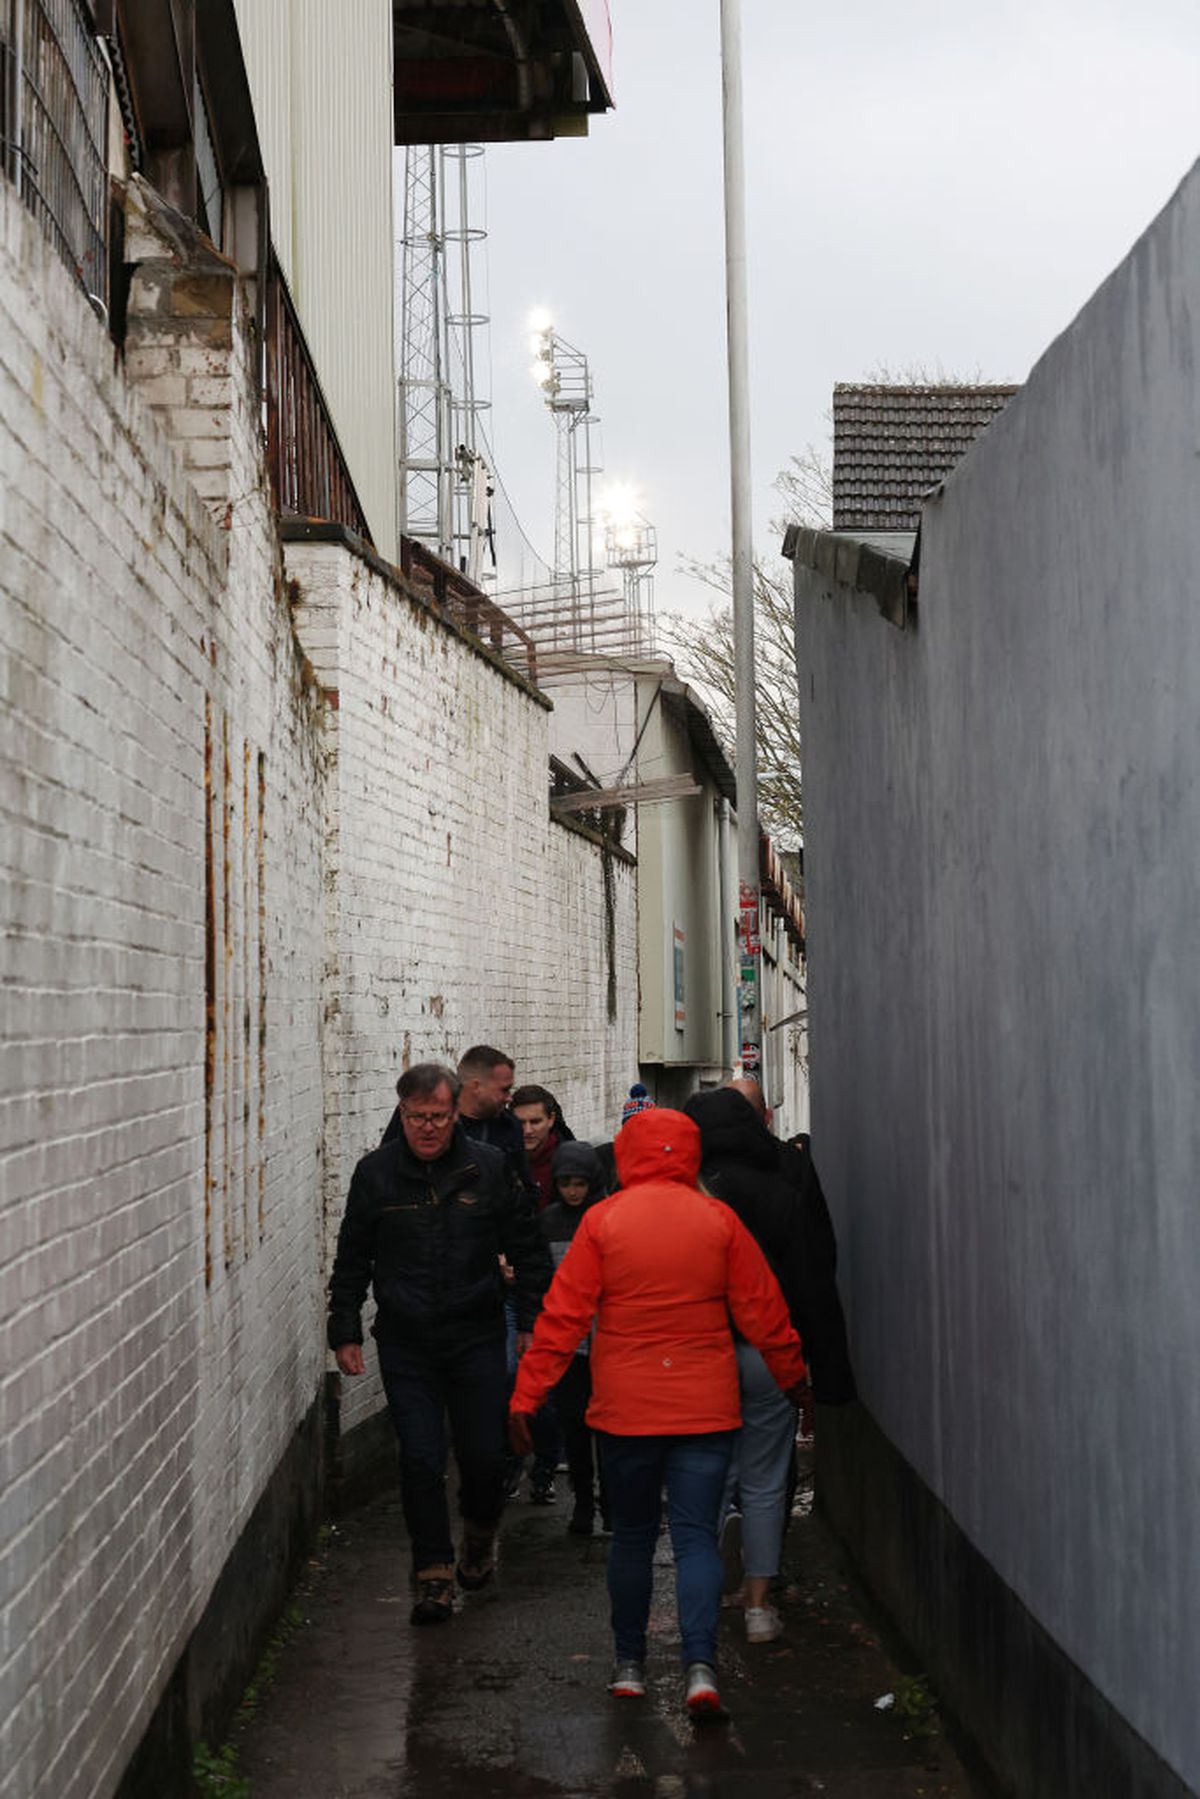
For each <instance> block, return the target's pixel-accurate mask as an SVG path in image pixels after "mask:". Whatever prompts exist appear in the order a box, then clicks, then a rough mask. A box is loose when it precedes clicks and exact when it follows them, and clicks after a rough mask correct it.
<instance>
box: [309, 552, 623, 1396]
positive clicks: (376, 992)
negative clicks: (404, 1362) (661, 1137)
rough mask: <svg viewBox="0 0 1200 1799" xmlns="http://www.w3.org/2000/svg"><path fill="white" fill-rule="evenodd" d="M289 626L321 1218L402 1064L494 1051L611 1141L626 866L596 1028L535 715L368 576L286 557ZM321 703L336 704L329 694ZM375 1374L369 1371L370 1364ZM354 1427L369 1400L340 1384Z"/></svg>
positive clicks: (376, 1130)
mask: <svg viewBox="0 0 1200 1799" xmlns="http://www.w3.org/2000/svg"><path fill="white" fill-rule="evenodd" d="M286 563H287V571H288V577H289V589H290V591H291V594H292V603H293V616H294V618H295V622H296V629H297V632H298V634H299V637H300V640H301V642H302V643H303V645H304V647H305V650H306V652H307V654H308V656H309V658H310V660H311V662H312V664H313V667H314V669H315V671H316V674H317V679H318V681H319V682H320V684H321V686H322V687H323V688H324V689H325V690H326V693H327V695H328V697H329V705H330V717H331V721H336V724H335V726H334V727H333V728H332V730H331V746H335V747H331V777H330V781H329V786H328V801H329V825H328V837H327V868H328V870H329V871H330V872H329V876H328V892H329V905H330V954H329V962H328V978H329V992H328V996H327V1013H328V1015H329V1017H330V1020H331V1022H333V1023H334V1024H335V1025H336V1029H335V1030H331V1032H330V1034H329V1037H328V1039H327V1044H326V1057H327V1082H328V1091H329V1095H330V1114H329V1149H330V1154H329V1162H328V1169H329V1192H328V1201H329V1207H328V1209H329V1220H330V1231H331V1234H332V1233H335V1232H336V1227H337V1223H338V1219H339V1217H340V1212H341V1206H342V1203H343V1200H344V1197H345V1192H346V1188H347V1186H348V1184H349V1180H350V1175H351V1173H352V1171H353V1168H354V1164H355V1162H356V1161H357V1160H358V1158H359V1157H360V1156H361V1155H363V1154H364V1153H365V1152H366V1151H367V1150H368V1149H371V1148H373V1147H374V1146H375V1144H377V1143H378V1141H379V1138H380V1135H381V1133H382V1131H383V1128H384V1126H385V1125H386V1123H387V1121H388V1118H389V1117H390V1116H391V1112H392V1108H393V1107H394V1105H395V1103H396V1102H395V1084H396V1078H397V1076H398V1075H399V1074H400V1073H401V1072H402V1070H403V1069H404V1068H405V1067H407V1066H409V1065H410V1064H412V1063H414V1062H422V1061H448V1062H450V1063H454V1062H456V1061H457V1060H458V1057H459V1055H460V1054H461V1053H462V1051H463V1050H464V1049H466V1048H467V1047H468V1045H470V1044H472V1043H480V1042H482V1043H492V1044H495V1045H496V1046H497V1047H498V1048H500V1049H504V1050H507V1051H508V1052H509V1053H510V1054H511V1055H512V1056H514V1057H515V1059H516V1075H517V1080H518V1082H521V1081H538V1082H540V1083H541V1084H543V1085H545V1086H548V1087H549V1088H550V1089H551V1090H552V1092H554V1093H555V1094H556V1095H557V1097H558V1098H559V1100H560V1103H561V1104H562V1107H563V1110H564V1112H565V1114H566V1117H567V1119H568V1121H569V1123H570V1125H571V1128H572V1129H573V1130H574V1131H575V1133H576V1135H577V1136H581V1137H583V1136H592V1137H595V1138H596V1139H597V1140H601V1139H606V1138H609V1137H611V1136H612V1134H613V1130H614V1128H615V1125H616V1123H617V1122H618V1121H619V1119H620V1105H621V1099H622V1097H623V1096H624V1093H625V1092H626V1091H627V1089H628V1086H629V1083H630V1081H632V1080H635V1079H636V1078H637V1066H636V1048H635V1044H636V1014H635V1008H636V973H635V957H636V942H635V937H636V926H635V904H634V883H633V874H634V871H633V869H632V868H631V867H630V866H629V864H628V863H627V862H623V861H614V862H613V863H612V875H611V886H612V896H613V906H614V915H613V938H614V942H613V953H614V957H615V987H616V994H617V1002H618V1003H617V1016H616V1018H615V1020H613V1021H611V1022H610V1021H609V1020H608V1018H607V1004H606V996H607V983H608V961H607V957H608V928H607V920H606V902H605V876H604V869H603V865H602V861H603V859H602V856H601V854H600V852H599V850H598V849H597V847H596V846H595V845H594V844H593V843H591V842H589V841H588V840H587V839H586V838H584V837H582V836H580V835H579V834H577V833H575V832H572V831H569V830H567V829H565V828H564V827H563V826H561V825H558V824H554V823H552V822H551V821H550V820H549V818H548V807H547V772H546V771H547V756H548V718H549V715H548V713H547V711H546V710H545V708H544V706H543V705H542V704H541V703H540V702H539V701H538V700H537V699H536V698H535V697H534V696H533V695H532V694H531V693H530V692H529V690H528V689H526V688H525V687H524V686H522V685H521V684H520V683H518V682H517V681H515V680H511V679H506V678H505V677H504V676H503V675H501V674H499V673H498V672H497V670H496V669H495V667H494V666H493V665H492V664H491V662H489V660H487V659H486V658H485V656H484V655H483V654H481V653H480V651H479V650H478V649H476V648H474V647H472V646H471V645H470V644H469V643H468V642H466V641H465V640H464V639H463V638H461V637H459V636H458V635H457V634H456V633H455V632H453V631H452V630H451V629H450V628H449V627H448V626H446V625H444V624H442V623H441V622H440V621H437V620H435V619H433V618H432V617H431V616H430V614H429V612H428V611H427V610H426V609H425V607H424V606H422V605H421V604H420V603H419V602H418V601H416V600H414V599H412V598H410V597H408V596H407V595H406V594H405V592H404V591H403V590H402V589H401V588H400V587H399V586H398V584H397V583H395V582H394V581H392V580H390V579H389V578H388V577H387V575H386V574H385V573H384V572H383V571H382V570H381V569H380V567H379V565H377V564H374V563H372V562H369V561H367V560H366V559H365V558H363V557H360V556H357V555H355V554H354V553H353V552H352V551H350V550H349V549H347V548H345V547H342V546H340V545H337V544H332V543H322V544H312V543H303V544H302V543H291V544H289V545H288V546H287V549H286ZM335 696H336V701H335ZM370 1365H371V1366H372V1367H373V1363H372V1364H370ZM344 1401H345V1411H344V1423H345V1425H346V1426H347V1427H349V1426H350V1425H352V1424H353V1423H355V1422H357V1421H358V1420H359V1419H360V1418H361V1417H363V1416H364V1415H366V1414H367V1413H369V1412H370V1411H372V1410H374V1409H375V1408H376V1407H377V1406H378V1404H379V1395H378V1391H377V1389H376V1384H375V1379H374V1376H372V1378H371V1380H370V1381H359V1382H356V1383H355V1382H347V1383H345V1394H344Z"/></svg>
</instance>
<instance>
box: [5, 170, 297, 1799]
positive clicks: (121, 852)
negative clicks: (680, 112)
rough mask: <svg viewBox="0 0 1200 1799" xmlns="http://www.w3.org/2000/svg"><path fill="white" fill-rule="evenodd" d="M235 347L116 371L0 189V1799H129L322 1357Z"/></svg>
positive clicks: (161, 354)
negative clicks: (150, 1735) (157, 1710)
mask: <svg viewBox="0 0 1200 1799" xmlns="http://www.w3.org/2000/svg"><path fill="white" fill-rule="evenodd" d="M233 335H234V337H235V349H234V350H233V351H232V352H231V350H230V349H229V347H228V345H226V346H225V347H224V348H223V349H221V348H220V346H218V350H217V351H214V350H213V348H212V346H211V345H207V346H203V347H200V348H197V347H196V346H189V345H188V343H187V341H186V331H185V332H184V333H183V334H182V336H181V337H180V338H179V340H178V341H177V342H176V343H175V344H174V345H158V346H150V345H145V346H143V347H140V348H138V349H137V350H136V352H135V353H134V355H133V356H132V357H131V362H130V367H129V370H128V371H127V375H126V373H123V372H122V371H121V370H120V369H119V368H117V367H115V366H114V355H113V349H112V345H111V343H110V342H109V340H108V338H107V336H106V334H105V333H104V331H103V329H102V328H101V326H100V325H99V323H98V321H97V320H96V318H95V317H94V315H93V314H92V312H91V311H90V309H89V308H88V306H87V304H86V302H85V301H84V299H83V296H82V294H80V293H79V292H78V291H77V289H76V288H75V286H74V284H73V283H72V281H71V279H70V277H69V275H68V274H67V273H66V271H65V270H64V269H63V268H62V267H61V265H60V264H59V262H58V260H57V259H56V257H55V256H54V255H53V253H52V251H51V250H50V248H49V246H48V245H47V244H46V242H45V241H44V239H43V237H42V235H41V233H40V231H39V230H38V228H37V226H36V224H35V222H34V221H33V220H32V218H30V216H29V215H28V214H27V213H26V212H25V210H24V209H23V208H22V207H20V206H19V205H18V204H17V203H16V201H15V199H14V196H13V192H12V189H11V187H10V186H9V184H8V183H7V182H5V181H2V180H0V608H2V613H3V630H2V633H0V667H2V668H3V691H4V698H5V706H4V710H3V715H2V722H0V770H2V776H0V779H2V788H0V792H2V796H3V807H4V815H5V830H4V836H3V850H2V851H0V876H2V879H3V884H4V896H5V897H4V905H5V918H6V924H7V926H8V931H7V934H6V937H5V942H4V947H3V949H2V950H0V982H2V983H3V998H4V1041H3V1045H2V1046H0V1208H2V1210H0V1413H2V1418H0V1427H2V1433H3V1442H4V1460H3V1463H2V1464H0V1719H2V1720H3V1722H2V1723H0V1794H3V1795H4V1799H16V1796H18V1795H22V1796H23V1795H27V1794H33V1793H35V1792H36V1793H42V1792H51V1791H53V1792H54V1793H56V1794H58V1795H61V1796H62V1799H72V1796H75V1795H78V1796H80V1799H82V1796H83V1795H87V1796H88V1799H93V1796H95V1795H101V1796H103V1795H104V1794H107V1793H109V1792H111V1791H112V1790H113V1788H114V1787H115V1785H116V1782H117V1780H118V1778H119V1775H120V1772H121V1769H122V1767H123V1766H124V1763H125V1761H126V1760H127V1758H128V1755H129V1753H130V1751H131V1750H132V1748H133V1747H134V1745H135V1744H136V1742H137V1739H138V1737H139V1735H140V1733H141V1730H142V1728H143V1727H144V1724H145V1722H146V1719H147V1717H148V1716H149V1713H150V1710H151V1709H152V1707H153V1704H154V1702H155V1700H156V1698H157V1696H158V1693H159V1692H160V1690H161V1688H162V1686H163V1684H164V1683H165V1681H166V1679H167V1677H168V1675H169V1673H170V1670H171V1667H172V1665H173V1664H174V1661H175V1659H176V1658H177V1656H178V1654H179V1651H180V1649H181V1648H182V1646H183V1643H184V1642H185V1640H186V1637H187V1634H188V1632H189V1630H190V1628H191V1627H192V1625H193V1624H194V1623H195V1621H196V1619H197V1617H198V1616H199V1613H200V1611H201V1609H202V1607H203V1605H204V1603H205V1601H206V1599H207V1597H208V1595H209V1593H210V1592H211V1589H212V1586H213V1583H214V1581H215V1579H216V1576H217V1574H218V1572H219V1571H220V1568H221V1566H222V1565H223V1563H224V1561H225V1559H226V1557H227V1555H228V1553H229V1551H230V1549H231V1547H232V1545H233V1543H234V1542H235V1541H236V1539H237V1536H238V1534H239V1532H240V1530H241V1529H242V1527H243V1526H244V1524H245V1522H246V1518H247V1516H248V1514H249V1511H250V1509H251V1507H252V1505H253V1504H254V1501H255V1499H256V1498H257V1496H258V1494H259V1493H260V1492H261V1490H262V1488H263V1485H264V1483H265V1481H266V1479H267V1477H268V1476H269V1474H270V1472H271V1471H272V1469H273V1468H274V1467H275V1465H276V1464H277V1462H278V1460H279V1457H280V1455H281V1454H282V1452H283V1450H284V1448H285V1446H286V1444H287V1443H288V1441H289V1439H290V1437H291V1435H292V1433H293V1431H294V1429H295V1427H296V1425H297V1423H298V1421H299V1420H300V1418H301V1417H302V1416H303V1415H304V1413H305V1412H306V1410H307V1409H308V1407H309V1406H310V1405H311V1404H312V1402H313V1400H314V1399H315V1398H316V1397H317V1395H318V1393H319V1390H320V1383H321V1376H322V1370H323V1366H324V1358H323V1353H322V1349H321V1343H320V1337H319V1333H318V1330H317V1328H316V1320H317V1319H318V1318H319V1312H320V1304H321V1298H320V1251H319V1239H320V1229H319V1225H320V1203H321V1184H322V1183H321V1159H322V1155H323V1095H322V1085H321V1052H320V1033H321V1004H322V994H321V984H320V983H321V972H322V958H323V932H324V895H323V890H322V873H321V860H320V849H321V837H322V832H323V828H324V823H323V811H324V808H323V800H322V782H323V768H324V755H323V744H322V740H321V735H320V729H319V721H318V715H317V707H316V704H315V702H314V699H313V697H312V696H311V694H310V693H308V692H307V691H306V690H305V687H304V684H303V680H302V665H301V659H300V658H299V656H298V653H297V650H296V646H295V642H294V637H293V634H292V632H291V626H290V620H289V618H288V614H287V609H286V604H285V602H284V598H283V593H282V586H281V583H280V581H279V580H278V571H277V548H276V545H275V541H274V531H273V524H272V520H271V516H270V512H269V508H268V506H267V503H266V496H265V491H264V487H263V481H262V470H261V464H260V461H259V458H258V452H257V426H256V414H255V405H254V400H253V395H252V391H251V389H250V388H249V387H248V385H247V380H246V376H247V365H246V362H245V358H246V355H247V349H246V344H247V339H246V336H245V333H244V332H237V333H234V334H233ZM231 356H232V358H233V360H232V365H231ZM197 382H203V383H205V384H207V385H204V386H203V387H199V388H198V387H197V386H196V383H197ZM139 386H143V387H144V391H143V392H142V393H139V392H138V388H139ZM219 390H220V391H219ZM222 391H223V393H224V400H225V403H224V405H221V404H220V401H221V393H222ZM147 401H150V402H152V403H153V404H154V406H155V408H156V409H162V417H163V422H164V423H165V424H166V425H168V426H170V427H171V433H170V438H168V436H167V435H164V432H163V430H162V429H160V427H159V426H158V425H157V424H156V423H155V421H154V418H153V416H152V414H151V412H150V411H149V410H148V407H147ZM181 409H182V411H181ZM189 418H190V419H191V420H192V422H193V423H194V424H197V425H198V423H199V421H200V420H201V419H203V420H205V421H208V422H210V423H213V425H214V429H213V430H212V432H211V433H210V435H209V436H208V437H204V436H198V435H196V434H195V433H194V432H193V434H192V435H191V436H189V437H188V438H187V439H186V443H187V444H188V445H190V446H191V451H190V452H189V454H190V459H191V466H192V467H193V469H195V470H196V472H197V475H198V476H201V477H202V478H203V480H202V484H203V489H204V494H205V496H206V498H207V500H208V505H207V506H206V505H205V504H202V503H201V500H200V498H198V496H197V491H196V486H197V483H196V481H195V480H193V481H191V482H189V481H188V480H187V479H185V476H184V472H183V465H182V460H181V457H180V455H179V454H178V453H177V450H176V448H175V447H174V437H175V428H176V427H178V426H179V425H180V423H181V422H183V423H186V422H187V420H188V419H189ZM218 427H219V428H218ZM216 443H220V444H223V446H224V453H223V457H222V456H220V455H217V454H216V453H215V451H210V450H207V449H206V450H205V451H204V454H203V458H202V460H201V461H197V458H196V454H195V452H196V450H197V449H198V448H199V446H200V445H201V444H216ZM210 512H211V516H210ZM206 712H207V714H208V717H209V721H210V722H209V726H208V730H209V736H210V738H211V741H212V744H213V746H214V750H213V773H214V776H215V780H214V787H213V790H212V791H213V797H214V810H213V819H212V838H213V848H214V856H213V869H214V902H215V907H216V933H215V942H216V948H217V956H216V972H217V1027H218V1028H217V1035H216V1042H215V1046H214V1051H215V1053H214V1071H215V1076H216V1079H215V1082H214V1092H213V1101H212V1109H211V1119H210V1130H209V1132H208V1141H209V1153H208V1158H207V1159H208V1167H209V1184H210V1192H209V1196H208V1198H209V1206H210V1210H211V1218H210V1220H209V1223H208V1227H207V1230H206V1224H205V1210H206V1196H205V1190H204V1183H205V1166H206V1153H205V1152H206V1128H205V1110H206V1108H205V932H206V907H205V819H206V812H205V735H206ZM226 745H227V746H228V755H229V763H230V779H229V783H228V790H226V786H225V781H224V757H225V751H226ZM260 756H261V757H262V759H263V761H262V772H263V783H264V789H263V799H262V821H263V830H262V840H261V846H260V841H259V786H258V779H259V758H260ZM226 816H227V819H228V845H229V847H228V852H226V849H225V843H226V831H225V822H226ZM264 984H265V993H263V994H262V1000H261V1003H260V992H262V989H263V987H264ZM264 1019H265V1027H266V1050H265V1069H264V1066H263V1062H262V1061H260V1058H259V1053H258V1028H259V1025H260V1023H261V1022H263V1021H264ZM247 1020H248V1022H249V1030H247ZM260 1111H261V1117H262V1122H261V1125H260V1123H259V1117H260ZM206 1239H207V1244H208V1247H209V1250H210V1253H211V1261H212V1269H211V1279H210V1280H209V1281H208V1282H207V1283H206V1277H205V1257H206Z"/></svg>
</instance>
